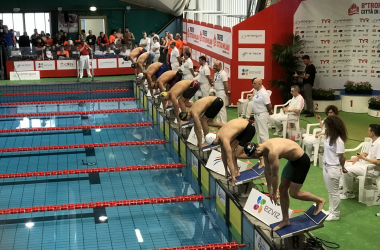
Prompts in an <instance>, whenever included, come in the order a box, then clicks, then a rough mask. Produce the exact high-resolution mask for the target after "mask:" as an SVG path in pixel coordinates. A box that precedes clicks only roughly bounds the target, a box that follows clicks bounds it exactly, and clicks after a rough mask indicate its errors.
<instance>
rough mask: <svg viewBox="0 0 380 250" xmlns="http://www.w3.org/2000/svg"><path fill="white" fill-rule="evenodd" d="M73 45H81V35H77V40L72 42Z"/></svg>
mask: <svg viewBox="0 0 380 250" xmlns="http://www.w3.org/2000/svg"><path fill="white" fill-rule="evenodd" d="M74 43H75V45H79V44H82V35H81V34H79V35H78V38H77V40H75V41H74Z"/></svg>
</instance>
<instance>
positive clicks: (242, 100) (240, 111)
mask: <svg viewBox="0 0 380 250" xmlns="http://www.w3.org/2000/svg"><path fill="white" fill-rule="evenodd" d="M254 92H255V89H251V90H250V91H242V92H241V94H240V99H239V100H238V117H241V116H242V115H243V112H244V111H245V110H244V108H243V107H244V104H247V103H248V102H249V100H248V95H249V94H253V93H254ZM245 94H246V95H247V96H246V98H244V95H245Z"/></svg>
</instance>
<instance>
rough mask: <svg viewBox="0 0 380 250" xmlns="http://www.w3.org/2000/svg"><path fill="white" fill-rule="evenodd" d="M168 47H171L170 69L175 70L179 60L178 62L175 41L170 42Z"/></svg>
mask: <svg viewBox="0 0 380 250" xmlns="http://www.w3.org/2000/svg"><path fill="white" fill-rule="evenodd" d="M170 47H171V48H172V53H171V54H170V64H171V67H172V70H175V71H177V70H178V68H179V62H180V60H181V59H180V57H179V50H178V49H177V48H176V46H175V42H172V43H171V44H170Z"/></svg>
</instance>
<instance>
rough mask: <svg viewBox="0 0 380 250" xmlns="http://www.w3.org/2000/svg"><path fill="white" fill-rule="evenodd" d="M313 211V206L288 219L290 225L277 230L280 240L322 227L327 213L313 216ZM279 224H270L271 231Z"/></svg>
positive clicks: (323, 212) (322, 212)
mask: <svg viewBox="0 0 380 250" xmlns="http://www.w3.org/2000/svg"><path fill="white" fill-rule="evenodd" d="M314 210H315V204H314V205H312V206H311V207H310V208H309V209H308V210H307V211H306V212H305V213H304V214H302V215H299V216H296V217H293V218H290V225H289V226H287V227H284V228H281V229H279V230H277V231H276V233H277V234H278V236H280V237H281V238H287V237H291V236H296V235H299V234H303V233H305V232H307V231H311V230H315V229H318V228H321V227H323V221H324V220H325V219H326V217H327V213H326V212H325V211H324V210H322V211H321V212H320V213H319V214H317V215H315V216H314V215H313V213H314ZM279 224H280V222H276V223H273V224H271V225H270V227H271V228H272V229H273V228H274V227H276V226H277V225H279Z"/></svg>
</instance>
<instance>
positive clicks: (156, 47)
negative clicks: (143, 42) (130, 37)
mask: <svg viewBox="0 0 380 250" xmlns="http://www.w3.org/2000/svg"><path fill="white" fill-rule="evenodd" d="M151 50H152V51H153V52H154V54H155V56H154V59H153V62H154V63H155V62H158V59H159V58H160V43H159V42H158V38H157V37H156V36H154V37H153V45H152V47H151Z"/></svg>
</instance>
